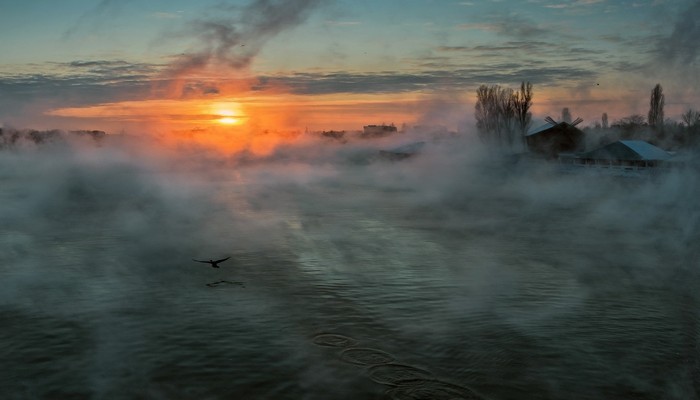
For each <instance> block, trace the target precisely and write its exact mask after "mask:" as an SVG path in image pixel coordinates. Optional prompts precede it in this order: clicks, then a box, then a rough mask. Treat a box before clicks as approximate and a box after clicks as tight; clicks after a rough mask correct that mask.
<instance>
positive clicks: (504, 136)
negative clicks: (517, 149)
mask: <svg viewBox="0 0 700 400" xmlns="http://www.w3.org/2000/svg"><path fill="white" fill-rule="evenodd" d="M513 97H514V95H513V90H512V89H506V88H502V87H501V86H499V85H491V86H486V85H481V86H479V88H478V89H477V90H476V106H475V107H474V111H475V112H474V116H475V117H476V127H477V129H478V131H479V136H480V137H481V139H482V140H484V141H485V142H488V143H493V144H497V145H505V144H512V142H513V139H512V131H513V120H514V118H515V106H514V100H513Z"/></svg>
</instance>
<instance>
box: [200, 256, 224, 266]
mask: <svg viewBox="0 0 700 400" xmlns="http://www.w3.org/2000/svg"><path fill="white" fill-rule="evenodd" d="M229 258H231V257H230V256H229V257H226V258H222V259H221V260H209V261H203V260H195V259H194V258H193V259H192V261H197V262H200V263H204V264H211V267H212V268H221V267H219V263H220V262H224V261H226V260H228V259H229Z"/></svg>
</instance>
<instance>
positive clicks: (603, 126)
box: [474, 81, 700, 149]
mask: <svg viewBox="0 0 700 400" xmlns="http://www.w3.org/2000/svg"><path fill="white" fill-rule="evenodd" d="M532 98H533V94H532V84H531V83H530V82H525V81H523V82H522V83H521V84H520V87H519V88H517V89H510V88H505V87H501V86H500V85H481V86H479V88H478V89H477V90H476V105H475V110H474V111H475V113H474V116H475V119H476V127H477V132H478V134H479V137H480V138H481V139H482V140H483V141H484V142H486V143H488V144H492V145H496V146H500V147H505V148H512V147H513V145H514V144H516V143H518V141H520V140H523V138H524V136H525V135H526V134H527V131H528V129H529V128H530V125H531V123H532V113H531V112H530V107H531V106H532ZM665 101H666V98H665V95H664V92H663V88H662V86H661V84H656V86H654V88H653V89H652V90H651V94H650V97H649V111H648V112H647V115H646V118H645V117H644V116H642V115H639V114H634V115H630V116H628V117H624V118H621V119H620V120H617V121H615V122H613V123H610V122H609V118H608V114H607V113H603V114H602V117H601V120H600V122H598V121H596V122H595V125H594V126H592V127H588V128H583V130H584V131H585V132H586V133H587V135H586V136H588V137H589V138H588V142H591V141H594V142H596V141H597V143H592V144H596V145H604V144H607V143H610V142H612V141H615V140H619V139H639V140H646V141H649V142H651V143H653V144H656V145H659V146H663V147H665V148H668V149H672V148H681V147H689V146H700V112H699V111H697V110H693V109H688V110H687V111H686V112H685V113H683V114H682V115H681V122H676V121H673V120H670V119H667V118H665V115H664V106H665ZM561 121H562V122H567V123H569V124H571V123H572V117H571V111H570V110H569V108H568V107H565V108H563V109H562V114H561Z"/></svg>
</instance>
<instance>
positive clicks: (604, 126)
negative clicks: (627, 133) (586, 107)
mask: <svg viewBox="0 0 700 400" xmlns="http://www.w3.org/2000/svg"><path fill="white" fill-rule="evenodd" d="M601 121H602V122H603V129H608V113H603V117H602V118H601Z"/></svg>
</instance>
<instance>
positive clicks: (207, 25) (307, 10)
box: [168, 0, 326, 77]
mask: <svg viewBox="0 0 700 400" xmlns="http://www.w3.org/2000/svg"><path fill="white" fill-rule="evenodd" d="M324 3H326V0H254V1H252V2H251V3H250V4H248V5H246V6H244V7H238V6H230V5H228V6H220V7H219V8H218V9H217V15H216V16H214V17H208V18H200V19H197V20H194V21H192V22H191V23H190V28H189V30H188V32H187V33H188V34H190V35H193V36H194V37H195V38H196V40H197V45H196V46H195V47H194V48H192V49H191V50H189V51H187V52H185V53H183V54H181V55H180V56H178V57H176V59H175V61H174V62H172V63H171V65H170V68H169V71H168V73H169V74H170V76H175V77H177V76H181V75H186V74H189V73H192V72H197V71H201V70H203V69H205V68H206V67H208V66H210V65H212V64H222V65H225V66H228V67H230V68H233V69H242V68H246V67H248V66H249V65H250V64H251V62H252V61H253V59H254V58H255V57H256V56H257V55H258V54H259V53H260V51H261V50H262V48H263V46H264V45H265V43H266V42H267V41H269V40H270V39H272V38H273V37H275V36H276V35H278V34H280V33H281V32H283V31H285V30H288V29H291V28H294V27H296V26H298V25H300V24H302V23H303V22H304V21H305V20H306V19H307V18H308V17H309V15H310V14H311V12H312V11H313V10H314V9H315V8H317V7H318V6H320V5H322V4H324Z"/></svg>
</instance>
